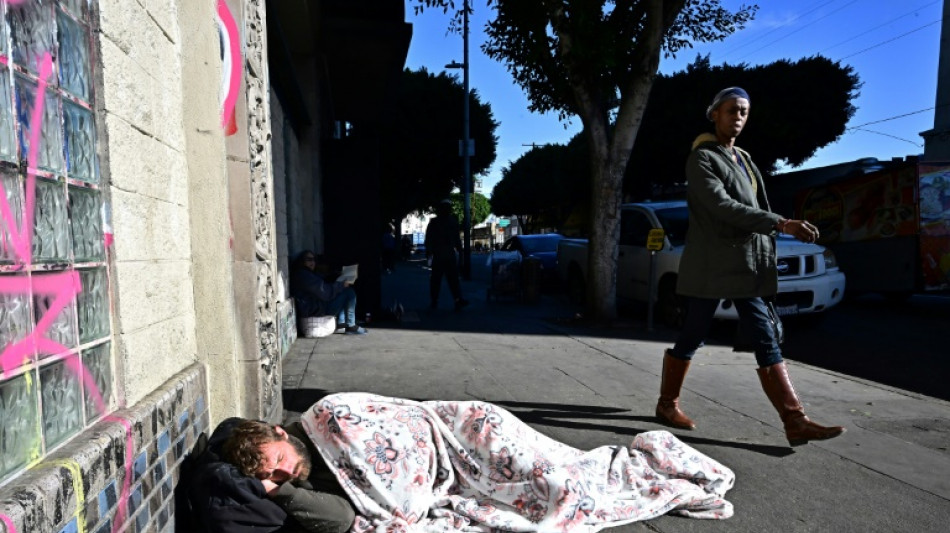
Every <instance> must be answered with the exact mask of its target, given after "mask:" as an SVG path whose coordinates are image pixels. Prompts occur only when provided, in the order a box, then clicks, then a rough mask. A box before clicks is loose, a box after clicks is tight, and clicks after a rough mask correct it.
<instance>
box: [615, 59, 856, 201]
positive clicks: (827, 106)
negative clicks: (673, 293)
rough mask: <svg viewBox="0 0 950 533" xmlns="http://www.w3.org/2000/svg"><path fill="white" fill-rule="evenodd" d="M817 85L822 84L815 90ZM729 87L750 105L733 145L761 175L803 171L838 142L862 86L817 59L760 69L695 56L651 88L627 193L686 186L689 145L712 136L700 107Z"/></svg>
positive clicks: (845, 69)
mask: <svg viewBox="0 0 950 533" xmlns="http://www.w3.org/2000/svg"><path fill="white" fill-rule="evenodd" d="M815 80H821V84H820V89H818V88H816V85H815ZM730 86H740V87H742V88H743V89H745V90H746V91H748V93H749V97H750V100H751V105H752V108H751V112H750V114H749V122H748V124H747V126H746V128H745V129H744V130H743V132H742V136H741V137H739V140H738V141H737V144H738V145H739V146H741V147H742V148H744V149H746V150H747V151H749V153H750V154H752V157H753V159H754V160H755V162H756V165H758V166H759V168H760V169H762V171H763V172H772V171H774V170H775V169H776V166H777V164H778V162H779V161H785V162H787V163H788V164H790V165H792V166H798V165H801V164H802V163H803V162H805V161H806V160H807V159H808V158H809V157H811V156H812V155H814V153H815V151H816V150H818V149H819V148H821V147H823V146H826V145H828V144H830V143H832V142H834V141H836V140H837V139H838V138H839V137H840V136H841V135H842V134H843V133H844V131H845V126H846V124H847V123H848V120H850V119H851V117H852V116H853V115H854V112H855V107H854V106H853V105H852V103H851V102H852V101H853V100H854V99H855V98H857V96H858V91H859V89H860V86H861V83H860V81H859V79H858V76H857V74H855V72H854V69H853V68H851V67H849V66H842V65H841V64H840V63H838V62H834V61H831V60H830V59H827V58H824V57H821V56H814V57H809V58H804V59H800V60H798V61H788V60H781V61H776V62H774V63H770V64H768V65H760V66H748V65H745V64H739V65H720V66H710V64H709V58H708V57H701V56H700V57H697V59H696V61H695V62H694V63H692V64H691V65H689V66H688V67H687V68H686V70H685V71H682V72H677V73H674V74H671V75H668V76H661V77H659V78H658V79H657V80H656V82H655V83H654V86H653V91H652V92H651V93H650V100H649V103H648V105H647V109H646V112H645V113H644V114H643V123H642V124H641V125H640V134H639V136H638V137H637V142H636V144H635V145H634V149H633V154H632V155H631V158H630V163H629V165H628V166H627V175H626V179H625V182H624V192H625V193H627V194H628V195H629V196H632V197H634V198H638V199H640V198H649V197H650V196H651V190H652V188H654V187H656V186H664V185H670V184H672V183H681V182H683V181H685V176H684V174H683V169H684V165H685V162H686V158H687V156H688V155H689V151H690V147H691V145H692V142H693V139H695V138H696V136H697V135H699V134H700V133H702V132H707V131H712V126H711V124H710V122H709V121H708V120H706V117H705V111H706V106H708V105H709V102H710V101H711V100H712V97H713V95H715V94H716V93H717V92H718V91H719V90H720V89H723V88H725V87H730Z"/></svg>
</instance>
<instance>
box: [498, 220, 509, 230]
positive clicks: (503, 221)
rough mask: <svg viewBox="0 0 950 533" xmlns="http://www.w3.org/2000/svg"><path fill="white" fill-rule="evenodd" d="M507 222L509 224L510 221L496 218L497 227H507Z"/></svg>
mask: <svg viewBox="0 0 950 533" xmlns="http://www.w3.org/2000/svg"><path fill="white" fill-rule="evenodd" d="M508 224H511V221H510V220H508V219H507V218H500V219H498V227H499V228H507V227H508Z"/></svg>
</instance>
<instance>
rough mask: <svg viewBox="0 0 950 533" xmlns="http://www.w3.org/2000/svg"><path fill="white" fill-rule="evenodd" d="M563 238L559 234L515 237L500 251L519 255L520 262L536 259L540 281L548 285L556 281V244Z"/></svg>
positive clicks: (506, 242)
mask: <svg viewBox="0 0 950 533" xmlns="http://www.w3.org/2000/svg"><path fill="white" fill-rule="evenodd" d="M563 238H564V236H563V235H561V234H559V233H544V234H541V235H515V236H514V237H512V238H510V239H508V240H507V241H505V244H504V245H502V247H501V249H502V250H504V251H513V252H518V253H520V254H521V258H522V260H523V259H526V258H528V257H534V258H537V259H538V260H539V261H541V279H542V280H544V281H545V282H549V283H550V282H554V281H556V280H557V243H559V242H561V239H563Z"/></svg>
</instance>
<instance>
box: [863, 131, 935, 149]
mask: <svg viewBox="0 0 950 533" xmlns="http://www.w3.org/2000/svg"><path fill="white" fill-rule="evenodd" d="M848 130H856V131H864V132H867V133H876V134H878V135H883V136H885V137H890V138H892V139H897V140H898V141H904V142H907V143H910V144H913V145H914V146H917V147H919V148H923V146H924V145H923V143H916V142H914V141H912V140H910V139H905V138H903V137H898V136H897V135H891V134H890V133H884V132H883V131H877V130H869V129H866V128H848Z"/></svg>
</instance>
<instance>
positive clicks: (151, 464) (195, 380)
mask: <svg viewBox="0 0 950 533" xmlns="http://www.w3.org/2000/svg"><path fill="white" fill-rule="evenodd" d="M206 384H207V379H206V375H205V369H204V367H203V366H202V365H192V366H191V367H189V368H187V369H186V370H184V371H183V372H180V373H179V374H177V375H175V376H174V377H172V379H170V380H168V381H167V382H165V383H164V384H162V385H161V386H160V387H158V388H157V389H156V390H154V391H153V392H151V393H150V394H148V395H147V396H145V397H144V398H143V399H142V401H140V402H139V403H137V404H136V405H135V406H133V407H131V408H129V409H123V410H120V411H116V412H114V413H112V414H110V415H108V416H106V417H105V418H104V419H103V420H101V421H100V422H99V423H97V424H95V425H93V426H91V427H89V428H88V429H87V430H86V431H85V432H84V433H83V434H82V435H80V436H79V437H78V438H76V439H74V440H73V441H72V442H71V443H70V444H67V445H66V446H64V447H63V448H61V449H60V450H58V451H57V452H55V453H53V454H51V455H50V456H48V457H47V458H46V459H44V460H43V461H42V462H40V463H39V464H37V465H35V466H33V467H32V468H30V469H29V470H28V471H27V472H26V473H24V474H23V475H22V476H20V477H19V478H18V479H17V480H16V483H15V484H13V485H8V486H6V487H3V488H0V533H47V532H68V531H90V532H95V533H100V532H101V533H108V532H112V531H120V530H123V529H122V527H123V526H122V525H123V524H124V527H125V528H126V529H124V531H127V532H128V533H139V532H144V531H156V532H161V533H166V532H167V533H171V532H173V531H174V511H175V509H174V490H175V487H176V485H177V483H178V475H179V467H180V465H181V462H182V460H183V459H184V458H185V457H186V456H187V454H188V453H189V452H190V450H191V448H192V446H193V445H194V443H195V440H196V438H197V436H198V435H200V434H201V433H202V432H209V429H208V428H209V418H208V408H207V406H208V404H207V398H208V390H207V385H206ZM209 433H210V432H209ZM116 525H119V527H115V526H116Z"/></svg>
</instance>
